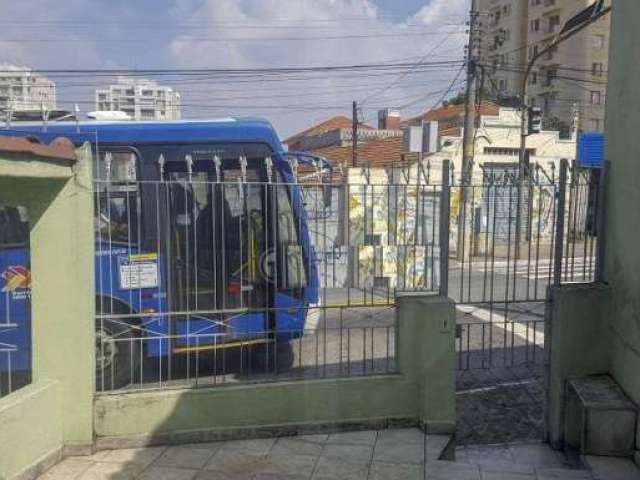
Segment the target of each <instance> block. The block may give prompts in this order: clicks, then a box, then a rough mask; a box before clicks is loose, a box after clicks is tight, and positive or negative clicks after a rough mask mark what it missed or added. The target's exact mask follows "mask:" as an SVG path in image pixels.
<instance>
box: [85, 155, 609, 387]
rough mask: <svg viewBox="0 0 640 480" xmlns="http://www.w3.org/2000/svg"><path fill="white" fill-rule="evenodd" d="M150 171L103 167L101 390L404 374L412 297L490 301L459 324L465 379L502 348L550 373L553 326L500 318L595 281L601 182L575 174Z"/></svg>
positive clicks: (419, 167)
mask: <svg viewBox="0 0 640 480" xmlns="http://www.w3.org/2000/svg"><path fill="white" fill-rule="evenodd" d="M136 160H137V159H136V157H135V154H134V153H132V152H112V153H107V154H103V156H102V157H101V158H100V159H99V161H101V162H102V164H99V165H98V168H97V169H96V171H97V172H98V178H97V179H96V181H95V198H96V244H97V260H96V265H97V270H98V275H97V278H98V282H97V287H96V288H97V315H96V364H97V382H96V383H97V390H98V391H100V392H105V391H112V390H120V389H123V388H138V389H139V388H157V387H158V386H161V387H166V386H171V385H185V384H187V385H218V384H222V383H230V382H233V383H235V382H238V381H242V382H257V381H272V380H277V379H284V378H287V379H304V378H318V377H320V378H322V377H328V376H351V375H369V374H380V373H393V372H395V369H396V353H397V349H398V348H399V347H398V346H397V345H396V337H397V335H396V327H397V325H396V320H395V311H394V308H395V297H396V294H397V293H398V292H401V291H423V292H439V293H441V294H448V295H450V296H451V297H452V298H453V299H454V300H456V301H457V302H458V303H459V304H477V303H485V304H487V305H490V308H489V312H493V313H490V315H489V318H488V319H483V320H482V323H475V324H472V323H465V324H461V325H459V327H458V334H459V336H458V340H457V342H458V349H459V353H458V355H459V356H458V360H459V362H462V363H459V367H464V365H467V364H469V365H470V364H474V363H475V361H476V359H477V358H480V359H482V362H487V361H488V360H490V362H489V364H488V367H487V368H492V367H493V366H495V365H494V363H492V362H494V361H495V360H496V359H497V358H498V357H494V353H495V352H496V350H497V348H498V346H497V344H495V341H497V340H498V339H499V338H502V339H503V343H505V342H507V341H508V339H509V338H511V339H512V345H511V347H512V348H510V349H509V348H507V347H508V345H506V343H505V345H503V346H502V347H501V348H502V350H501V351H502V354H503V355H505V354H504V352H505V351H509V352H516V351H517V352H520V351H522V352H525V353H524V354H525V356H527V358H528V356H529V355H531V356H533V357H535V359H536V360H537V359H541V355H540V349H541V348H542V347H541V346H540V345H538V343H539V335H540V333H539V329H540V328H539V327H540V322H539V321H537V320H530V321H527V322H524V323H522V322H510V321H509V320H504V321H502V322H500V321H496V320H495V318H496V316H495V315H494V313H495V312H494V308H495V305H496V304H498V303H500V304H502V305H506V314H505V315H504V318H507V319H508V318H509V313H508V310H509V308H510V307H509V306H510V305H514V304H517V303H519V302H532V301H541V300H543V299H544V298H545V294H546V288H547V286H548V285H550V284H552V283H554V282H558V281H579V280H580V281H589V280H591V279H593V278H594V275H595V260H594V259H595V256H596V250H597V237H596V235H597V222H596V219H595V212H596V211H597V208H598V201H597V200H598V195H599V194H598V188H597V183H596V182H595V181H594V178H595V177H596V176H595V175H593V174H592V173H589V172H586V171H582V170H580V169H577V168H575V167H572V168H568V166H567V165H566V163H563V164H562V166H561V168H560V170H561V171H560V174H559V175H558V176H557V177H556V174H555V170H554V169H551V170H550V172H546V171H545V170H544V169H543V168H542V167H539V166H534V167H533V168H532V169H530V171H528V174H527V177H526V178H525V179H519V178H518V177H517V175H514V173H513V172H510V171H509V170H508V169H505V168H502V170H500V169H499V168H497V167H496V166H491V165H489V166H485V169H484V174H483V176H482V177H481V178H480V179H476V180H474V181H472V182H470V183H469V184H467V185H463V184H461V183H460V181H459V179H457V178H456V176H455V174H454V172H453V171H452V170H449V168H448V162H443V165H442V168H441V169H440V171H438V172H436V171H431V167H430V165H429V164H428V163H426V164H414V165H411V166H406V167H402V168H392V169H374V168H353V169H348V170H347V171H345V172H344V174H342V175H339V176H338V175H335V174H329V175H327V174H326V172H325V171H322V172H321V171H319V170H318V171H311V172H302V171H300V172H299V171H298V169H297V168H296V166H295V165H292V172H293V176H291V177H287V176H286V175H284V174H282V173H281V172H279V171H278V170H276V169H275V168H274V167H273V164H272V162H271V161H270V159H269V158H268V157H267V158H259V159H246V158H243V157H240V158H239V159H238V160H237V161H235V162H232V163H231V164H225V165H223V164H216V170H215V171H216V176H215V178H213V179H212V178H211V172H199V171H197V170H196V169H194V168H193V162H191V163H190V162H189V157H188V156H187V158H186V159H185V161H184V162H179V164H178V163H177V162H174V164H173V165H171V166H170V165H169V164H165V163H160V171H161V179H160V180H149V181H147V180H140V179H137V178H136V177H135V173H134V172H135V168H134V166H135V162H136ZM176 165H177V166H176ZM558 261H560V262H561V263H560V268H559V267H558V263H557V262H558ZM501 323H502V334H501V337H500V336H496V335H494V334H495V329H496V328H500V327H499V326H498V325H499V324H501ZM507 327H510V328H511V329H512V330H511V332H510V333H509V332H508V328H507ZM523 328H524V329H525V330H526V332H527V335H528V334H529V333H530V334H531V335H532V338H531V341H530V342H529V340H525V343H527V342H529V343H528V344H527V345H525V348H524V349H522V348H521V347H522V345H521V343H522V341H523V340H522V339H521V338H520V336H518V335H516V333H517V332H518V331H519V330H520V329H523ZM476 331H477V332H482V333H480V336H481V337H482V335H484V334H486V335H487V336H488V338H490V339H491V341H490V343H489V344H485V343H484V341H481V342H480V343H478V342H477V341H476V340H477V338H476ZM510 335H511V337H510ZM465 336H466V337H465ZM465 338H466V341H467V342H468V345H467V346H468V348H467V349H466V352H465V351H464V349H463V348H462V347H464V341H465ZM460 342H462V343H460ZM487 347H489V348H487ZM485 353H487V354H488V355H489V357H490V358H489V359H487V358H485ZM508 355H510V354H508ZM508 355H507V357H508ZM507 357H505V358H507ZM534 364H535V362H534ZM460 369H461V370H465V368H460ZM467 370H468V368H467Z"/></svg>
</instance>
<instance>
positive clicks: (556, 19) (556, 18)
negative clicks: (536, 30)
mask: <svg viewBox="0 0 640 480" xmlns="http://www.w3.org/2000/svg"><path fill="white" fill-rule="evenodd" d="M558 25H560V15H552V16H550V17H549V30H548V32H549V33H553V32H555V31H556V27H557V26H558Z"/></svg>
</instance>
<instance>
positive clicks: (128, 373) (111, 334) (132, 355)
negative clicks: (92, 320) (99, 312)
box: [95, 318, 140, 391]
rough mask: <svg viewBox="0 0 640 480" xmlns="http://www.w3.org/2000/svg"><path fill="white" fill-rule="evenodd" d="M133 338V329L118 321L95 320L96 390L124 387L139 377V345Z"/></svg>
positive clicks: (134, 335)
mask: <svg viewBox="0 0 640 480" xmlns="http://www.w3.org/2000/svg"><path fill="white" fill-rule="evenodd" d="M136 337H137V335H136V333H135V330H134V329H132V328H131V326H130V325H127V324H126V323H124V322H122V321H118V320H112V319H109V318H106V319H102V320H99V319H98V320H96V333H95V339H96V340H95V341H96V390H97V391H109V390H117V389H120V388H123V387H126V386H127V385H129V384H131V382H132V381H133V379H134V378H133V376H134V375H136V374H139V373H138V370H139V368H140V342H138V341H136V340H135V339H136ZM115 339H117V341H115ZM126 339H130V341H126Z"/></svg>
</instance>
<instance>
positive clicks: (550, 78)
mask: <svg viewBox="0 0 640 480" xmlns="http://www.w3.org/2000/svg"><path fill="white" fill-rule="evenodd" d="M556 74H557V72H556V70H555V69H553V68H550V69H549V70H547V78H546V81H545V87H550V86H551V85H553V79H554V78H556Z"/></svg>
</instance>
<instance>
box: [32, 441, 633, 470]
mask: <svg viewBox="0 0 640 480" xmlns="http://www.w3.org/2000/svg"><path fill="white" fill-rule="evenodd" d="M447 441H448V439H447V438H446V437H442V436H432V435H429V436H428V437H427V440H426V441H425V437H424V436H423V435H422V433H421V432H420V431H419V430H417V429H397V430H384V431H361V432H348V433H338V434H333V435H308V436H298V437H287V438H278V439H260V440H246V441H233V442H218V443H202V444H193V445H182V446H171V447H149V448H137V449H127V450H112V451H103V452H98V453H96V454H95V455H92V456H88V457H70V458H67V459H65V460H63V461H62V462H60V463H59V464H58V465H56V466H54V467H53V468H52V469H51V470H49V471H48V472H46V473H45V474H43V475H42V476H40V477H39V480H134V479H136V480H138V479H140V480H245V479H246V480H303V479H304V480H425V479H427V480H444V479H452V480H502V479H514V480H516V479H523V480H525V479H529V480H552V479H565V478H567V479H589V480H594V479H597V477H594V476H592V474H591V473H590V472H587V471H580V470H572V469H570V468H568V466H567V465H566V464H565V462H564V460H563V458H562V457H561V456H560V455H559V454H557V453H556V452H553V451H552V450H551V449H549V448H548V447H547V446H545V445H541V444H528V445H508V446H497V447H496V446H493V447H462V448H459V449H458V450H457V452H456V456H457V462H456V463H453V462H444V461H438V460H437V458H436V457H437V456H438V455H439V453H440V452H441V451H442V449H443V447H444V446H445V445H446V442H447ZM425 454H426V455H425ZM425 456H426V462H425ZM614 467H615V466H613V465H612V464H611V463H607V468H609V471H611V468H614ZM425 468H426V474H425ZM627 472H632V471H631V470H627ZM632 473H633V472H632ZM627 478H629V479H633V478H634V477H631V476H629V477H619V479H618V478H616V480H627ZM638 478H640V477H638ZM607 480H609V479H607Z"/></svg>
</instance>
